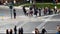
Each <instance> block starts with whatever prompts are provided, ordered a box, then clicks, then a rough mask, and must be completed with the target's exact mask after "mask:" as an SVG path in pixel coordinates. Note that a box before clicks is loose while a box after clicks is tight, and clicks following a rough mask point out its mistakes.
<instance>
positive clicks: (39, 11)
mask: <svg viewBox="0 0 60 34" xmlns="http://www.w3.org/2000/svg"><path fill="white" fill-rule="evenodd" d="M39 16H41V8H40V9H39Z"/></svg>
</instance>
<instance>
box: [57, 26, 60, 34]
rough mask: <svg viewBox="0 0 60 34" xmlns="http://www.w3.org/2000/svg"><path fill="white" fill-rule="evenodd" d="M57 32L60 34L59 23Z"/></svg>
mask: <svg viewBox="0 0 60 34" xmlns="http://www.w3.org/2000/svg"><path fill="white" fill-rule="evenodd" d="M56 34H60V25H57V33H56Z"/></svg>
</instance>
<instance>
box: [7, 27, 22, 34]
mask: <svg viewBox="0 0 60 34" xmlns="http://www.w3.org/2000/svg"><path fill="white" fill-rule="evenodd" d="M13 33H14V34H17V33H18V34H23V28H22V27H21V28H19V29H18V30H17V27H16V26H15V27H14V30H13V29H10V31H9V30H8V29H7V30H6V34H13Z"/></svg>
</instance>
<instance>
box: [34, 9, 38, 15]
mask: <svg viewBox="0 0 60 34" xmlns="http://www.w3.org/2000/svg"><path fill="white" fill-rule="evenodd" d="M37 13H38V11H37V8H34V15H36V16H37Z"/></svg>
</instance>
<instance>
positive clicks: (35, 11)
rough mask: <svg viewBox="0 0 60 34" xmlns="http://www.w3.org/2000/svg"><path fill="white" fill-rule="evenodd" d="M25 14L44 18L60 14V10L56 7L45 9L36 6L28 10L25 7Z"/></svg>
mask: <svg viewBox="0 0 60 34" xmlns="http://www.w3.org/2000/svg"><path fill="white" fill-rule="evenodd" d="M23 12H24V15H26V16H44V15H52V14H59V13H60V9H58V8H57V6H55V7H54V8H53V9H51V8H50V7H44V8H37V7H35V6H33V7H29V9H28V10H27V9H26V8H25V6H23Z"/></svg>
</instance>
